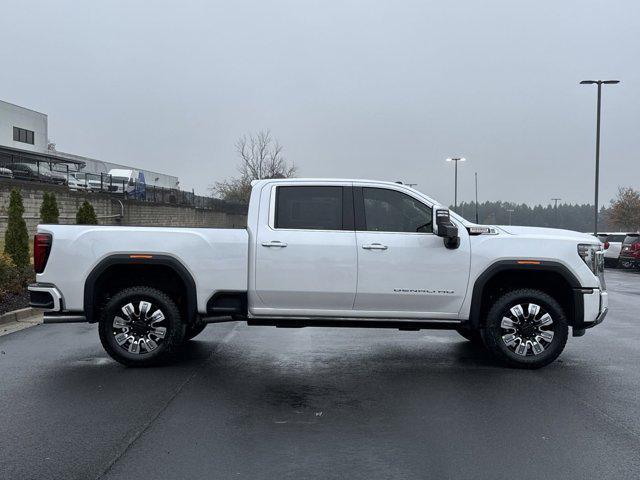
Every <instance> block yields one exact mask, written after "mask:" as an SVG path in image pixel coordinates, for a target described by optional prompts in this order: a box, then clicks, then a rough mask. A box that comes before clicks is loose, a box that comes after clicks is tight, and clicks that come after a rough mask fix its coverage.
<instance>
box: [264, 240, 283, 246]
mask: <svg viewBox="0 0 640 480" xmlns="http://www.w3.org/2000/svg"><path fill="white" fill-rule="evenodd" d="M262 246H263V247H270V248H272V247H276V248H284V247H286V246H287V244H286V243H284V242H281V241H279V240H272V241H271V242H262Z"/></svg>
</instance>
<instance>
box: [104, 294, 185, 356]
mask: <svg viewBox="0 0 640 480" xmlns="http://www.w3.org/2000/svg"><path fill="white" fill-rule="evenodd" d="M99 331H100V341H101V342H102V346H103V347H104V349H105V350H106V351H107V353H108V354H109V355H110V356H111V358H113V359H114V360H116V361H117V362H119V363H122V364H123V365H127V366H132V367H133V366H136V367H143V366H149V365H154V364H157V363H159V362H161V361H163V360H166V359H167V358H168V357H169V356H170V355H171V354H172V353H174V352H175V350H176V349H177V347H178V346H179V345H180V344H181V343H182V341H183V338H184V334H185V325H184V324H183V323H182V320H181V318H180V311H179V310H178V307H177V306H176V304H175V302H174V301H173V300H171V298H169V297H168V296H167V295H166V294H165V293H163V292H161V291H160V290H156V289H155V288H149V287H132V288H126V289H124V290H122V291H120V292H118V293H117V294H115V295H114V296H113V297H112V298H111V300H109V302H108V303H107V305H106V306H105V308H104V309H103V311H102V315H101V318H100V323H99Z"/></svg>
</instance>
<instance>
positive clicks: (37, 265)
mask: <svg viewBox="0 0 640 480" xmlns="http://www.w3.org/2000/svg"><path fill="white" fill-rule="evenodd" d="M50 251H51V234H49V233H37V234H36V236H35V237H33V269H34V270H35V271H36V273H42V272H44V267H46V266H47V260H49V252H50Z"/></svg>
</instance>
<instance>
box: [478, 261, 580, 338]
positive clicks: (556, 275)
mask: <svg viewBox="0 0 640 480" xmlns="http://www.w3.org/2000/svg"><path fill="white" fill-rule="evenodd" d="M519 262H523V261H522V260H517V259H514V260H501V261H498V262H495V263H493V264H492V265H490V266H489V267H488V268H487V269H486V270H485V271H484V272H483V273H482V274H480V275H479V276H478V277H477V279H476V281H475V283H474V285H473V292H472V297H471V306H470V312H469V320H468V325H469V328H471V329H473V330H478V329H481V328H483V327H484V325H485V323H486V317H487V314H488V312H489V309H490V308H491V305H492V302H493V301H495V300H496V299H497V298H498V297H500V296H501V295H502V294H503V293H504V292H505V291H507V290H513V289H517V288H534V289H538V290H541V291H543V292H545V293H547V294H549V295H551V296H552V297H554V298H555V299H556V301H558V302H559V303H560V305H561V306H562V308H563V310H564V312H565V315H566V319H567V322H568V324H569V325H571V326H576V325H580V324H581V323H582V320H583V317H584V299H583V293H582V290H581V285H580V282H579V281H578V279H577V278H576V277H575V275H573V273H571V271H569V269H568V268H567V267H566V266H564V265H563V264H561V263H558V262H550V261H542V260H540V261H537V260H536V261H534V262H539V263H519Z"/></svg>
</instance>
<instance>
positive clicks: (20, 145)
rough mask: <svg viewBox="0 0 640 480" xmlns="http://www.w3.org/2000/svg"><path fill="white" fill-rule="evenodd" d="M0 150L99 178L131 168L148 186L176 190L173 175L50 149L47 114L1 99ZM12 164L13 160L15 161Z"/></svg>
mask: <svg viewBox="0 0 640 480" xmlns="http://www.w3.org/2000/svg"><path fill="white" fill-rule="evenodd" d="M1 147H7V148H8V149H15V150H16V156H18V157H19V158H24V157H22V156H21V155H22V154H26V153H28V152H32V153H33V154H34V155H38V154H40V155H42V156H43V158H42V161H47V160H53V161H55V162H68V163H69V165H70V167H69V169H70V170H69V171H75V170H80V171H82V172H87V173H91V174H95V175H100V174H103V173H104V174H106V173H109V171H110V170H111V169H131V170H136V171H140V172H142V173H143V174H144V178H145V183H146V184H147V185H153V186H155V187H162V188H171V189H177V188H179V181H178V177H176V176H174V175H167V174H165V173H159V172H154V171H153V170H146V169H144V168H137V167H133V166H128V165H122V164H119V163H114V162H107V161H102V160H96V159H94V158H89V157H84V156H80V155H74V154H71V153H65V152H61V151H58V150H56V149H50V148H49V137H48V118H47V115H46V114H44V113H41V112H37V111H35V110H31V109H28V108H25V107H21V106H19V105H14V104H12V103H9V102H5V101H2V100H0V148H1ZM0 153H3V152H0ZM10 154H11V152H4V157H6V158H9V157H8V156H7V155H10ZM11 158H13V157H11ZM1 159H2V158H0V160H1ZM30 160H33V159H30ZM35 160H37V159H35ZM11 161H15V158H13V160H11ZM18 161H19V160H18ZM0 163H1V162H0ZM7 163H8V161H7Z"/></svg>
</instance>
